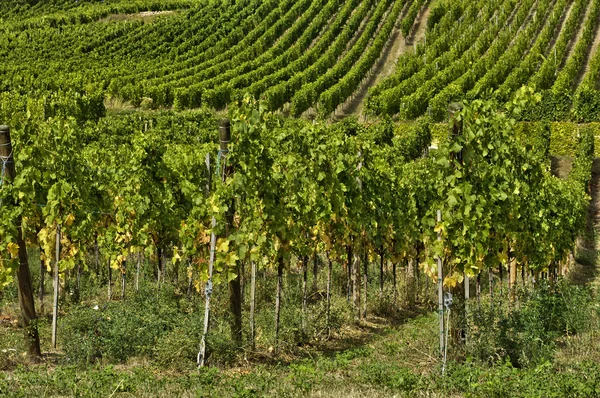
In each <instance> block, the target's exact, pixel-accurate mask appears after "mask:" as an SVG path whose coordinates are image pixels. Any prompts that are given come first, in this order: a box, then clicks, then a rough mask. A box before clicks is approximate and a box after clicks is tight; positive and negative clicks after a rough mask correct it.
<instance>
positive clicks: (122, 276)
mask: <svg viewBox="0 0 600 398" xmlns="http://www.w3.org/2000/svg"><path fill="white" fill-rule="evenodd" d="M126 277H127V262H124V263H123V266H122V268H121V300H123V299H125V278H126Z"/></svg>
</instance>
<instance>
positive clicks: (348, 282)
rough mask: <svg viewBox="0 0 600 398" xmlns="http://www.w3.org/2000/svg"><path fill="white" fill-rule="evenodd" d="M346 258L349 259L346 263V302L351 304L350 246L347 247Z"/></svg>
mask: <svg viewBox="0 0 600 398" xmlns="http://www.w3.org/2000/svg"><path fill="white" fill-rule="evenodd" d="M346 253H347V255H346V257H347V258H348V261H347V262H346V268H347V271H348V272H347V276H348V277H347V279H346V300H347V301H348V302H350V299H351V298H352V287H353V286H352V261H353V260H352V245H348V246H347V247H346Z"/></svg>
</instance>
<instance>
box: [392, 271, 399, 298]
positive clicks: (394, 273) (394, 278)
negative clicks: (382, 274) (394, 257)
mask: <svg viewBox="0 0 600 398" xmlns="http://www.w3.org/2000/svg"><path fill="white" fill-rule="evenodd" d="M396 267H397V265H396V262H395V261H393V262H392V273H393V275H392V278H393V284H394V303H395V302H396V300H397V299H398V280H397V275H396Z"/></svg>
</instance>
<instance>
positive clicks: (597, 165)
mask: <svg viewBox="0 0 600 398" xmlns="http://www.w3.org/2000/svg"><path fill="white" fill-rule="evenodd" d="M590 195H591V197H592V200H591V201H590V207H589V210H588V220H587V234H586V235H587V236H584V237H582V238H581V239H580V240H579V244H578V247H577V261H576V264H575V268H574V269H573V271H572V272H571V273H570V275H569V277H570V279H571V280H572V281H573V282H575V283H577V284H580V285H591V287H592V288H593V289H594V290H595V291H596V292H598V286H600V278H599V275H598V262H599V258H598V253H599V250H600V240H599V239H598V232H599V231H600V158H596V159H594V165H593V168H592V182H591V184H590Z"/></svg>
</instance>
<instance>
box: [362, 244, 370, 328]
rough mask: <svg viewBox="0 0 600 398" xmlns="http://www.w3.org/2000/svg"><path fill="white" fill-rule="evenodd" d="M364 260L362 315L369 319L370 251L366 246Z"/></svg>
mask: <svg viewBox="0 0 600 398" xmlns="http://www.w3.org/2000/svg"><path fill="white" fill-rule="evenodd" d="M364 250H365V253H364V260H363V309H362V317H363V318H364V319H367V298H368V296H367V288H368V286H369V251H368V250H367V249H366V248H365V249H364Z"/></svg>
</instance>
